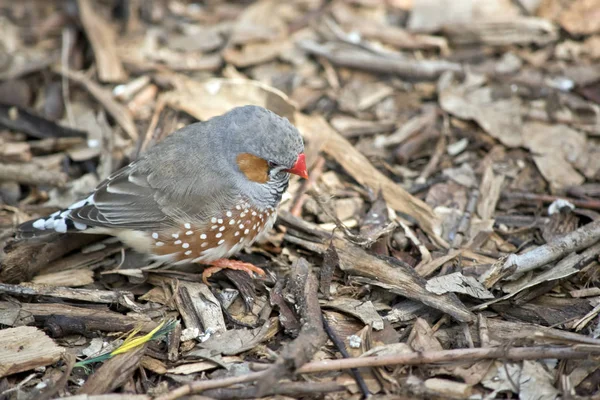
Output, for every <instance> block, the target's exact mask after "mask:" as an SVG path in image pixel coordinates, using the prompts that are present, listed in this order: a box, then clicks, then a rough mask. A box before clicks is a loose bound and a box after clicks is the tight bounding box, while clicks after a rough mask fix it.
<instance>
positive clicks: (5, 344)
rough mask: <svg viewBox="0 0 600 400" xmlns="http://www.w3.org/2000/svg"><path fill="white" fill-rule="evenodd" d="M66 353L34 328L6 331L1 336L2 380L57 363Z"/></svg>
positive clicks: (21, 327) (25, 327)
mask: <svg viewBox="0 0 600 400" xmlns="http://www.w3.org/2000/svg"><path fill="white" fill-rule="evenodd" d="M0 309H1V306H0ZM0 312H1V311H0ZM64 351H65V349H64V348H62V347H60V346H58V345H57V344H56V343H54V341H53V340H52V339H50V338H49V337H48V336H47V335H46V334H45V333H44V332H43V331H42V330H41V329H38V328H35V327H33V326H19V327H17V328H9V329H4V330H2V334H1V335H0V378H2V377H4V376H8V375H12V374H16V373H18V372H23V371H28V370H30V369H34V368H37V367H43V366H46V365H49V364H52V363H55V362H56V361H58V360H59V359H60V357H61V356H62V355H63V353H64Z"/></svg>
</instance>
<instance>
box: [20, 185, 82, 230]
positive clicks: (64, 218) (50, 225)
mask: <svg viewBox="0 0 600 400" xmlns="http://www.w3.org/2000/svg"><path fill="white" fill-rule="evenodd" d="M93 202H94V199H93V195H92V196H89V197H88V198H86V199H84V200H80V201H78V202H76V203H73V204H72V205H70V206H69V207H68V208H66V209H64V210H60V211H57V212H55V213H53V214H51V215H49V216H47V217H44V218H39V219H34V220H31V221H27V222H24V223H23V224H21V225H19V226H18V227H17V238H33V237H40V236H46V235H49V234H55V233H67V232H84V231H86V230H87V229H88V228H90V227H88V225H86V224H83V223H81V222H77V221H73V220H72V219H71V218H70V216H71V213H72V212H73V211H74V210H77V209H79V208H81V207H84V206H87V205H90V204H93Z"/></svg>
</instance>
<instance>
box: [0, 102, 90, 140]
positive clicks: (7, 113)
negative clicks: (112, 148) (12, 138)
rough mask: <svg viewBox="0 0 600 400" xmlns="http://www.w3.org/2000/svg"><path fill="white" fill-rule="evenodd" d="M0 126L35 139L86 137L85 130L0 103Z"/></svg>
mask: <svg viewBox="0 0 600 400" xmlns="http://www.w3.org/2000/svg"><path fill="white" fill-rule="evenodd" d="M0 126H3V127H5V128H7V129H11V130H14V131H17V132H22V133H24V134H26V135H28V136H31V137H34V138H37V139H46V138H60V137H81V138H85V137H86V132H84V131H80V130H77V129H71V128H67V127H64V126H60V125H58V124H56V123H54V122H52V121H50V120H47V119H45V118H43V117H40V116H37V115H35V114H32V113H31V112H29V111H27V110H25V109H23V108H19V107H17V106H7V105H4V104H0Z"/></svg>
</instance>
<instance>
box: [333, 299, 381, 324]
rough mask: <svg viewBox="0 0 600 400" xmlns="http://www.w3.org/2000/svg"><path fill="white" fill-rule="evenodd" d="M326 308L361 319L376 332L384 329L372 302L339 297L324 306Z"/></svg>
mask: <svg viewBox="0 0 600 400" xmlns="http://www.w3.org/2000/svg"><path fill="white" fill-rule="evenodd" d="M324 306H325V307H331V308H333V309H336V310H339V311H342V312H345V313H348V314H350V315H352V316H355V317H356V318H358V319H360V320H361V321H362V322H364V323H365V324H367V325H371V326H372V327H373V329H375V330H378V331H379V330H382V329H383V319H382V318H381V316H380V315H379V314H378V313H377V310H376V309H375V306H374V305H373V303H372V302H371V301H362V300H358V299H352V298H349V297H338V298H336V299H334V300H332V301H328V302H327V303H325V304H324Z"/></svg>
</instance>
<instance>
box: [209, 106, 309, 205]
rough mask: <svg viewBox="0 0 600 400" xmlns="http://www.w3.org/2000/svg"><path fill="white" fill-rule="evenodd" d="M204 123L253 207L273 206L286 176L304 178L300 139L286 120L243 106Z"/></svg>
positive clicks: (260, 108) (285, 183)
mask: <svg viewBox="0 0 600 400" xmlns="http://www.w3.org/2000/svg"><path fill="white" fill-rule="evenodd" d="M208 122H209V123H210V124H214V125H215V128H216V129H214V130H215V131H219V132H221V134H222V135H223V137H222V144H223V145H224V148H223V153H222V154H224V155H225V158H226V159H227V164H228V165H229V166H230V168H232V173H233V175H234V177H235V179H236V181H237V182H238V184H239V185H241V186H243V187H244V192H245V193H247V195H248V196H249V197H251V198H250V200H253V201H255V202H256V203H258V204H257V205H261V206H272V207H274V206H276V205H277V203H278V202H279V201H280V200H281V196H282V194H283V192H284V191H285V190H286V189H287V186H288V182H289V177H290V173H293V174H296V175H299V176H302V177H304V178H306V177H307V175H306V164H305V161H304V143H303V142H302V137H301V136H300V133H299V132H298V130H297V129H296V128H295V127H294V126H293V125H292V124H291V123H290V122H289V121H288V120H287V119H286V118H282V117H280V116H278V115H277V114H275V113H273V112H271V111H269V110H267V109H265V108H262V107H258V106H244V107H238V108H234V109H232V110H231V111H229V112H228V113H226V114H223V115H221V116H219V117H216V118H213V119H211V120H210V121H208Z"/></svg>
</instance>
